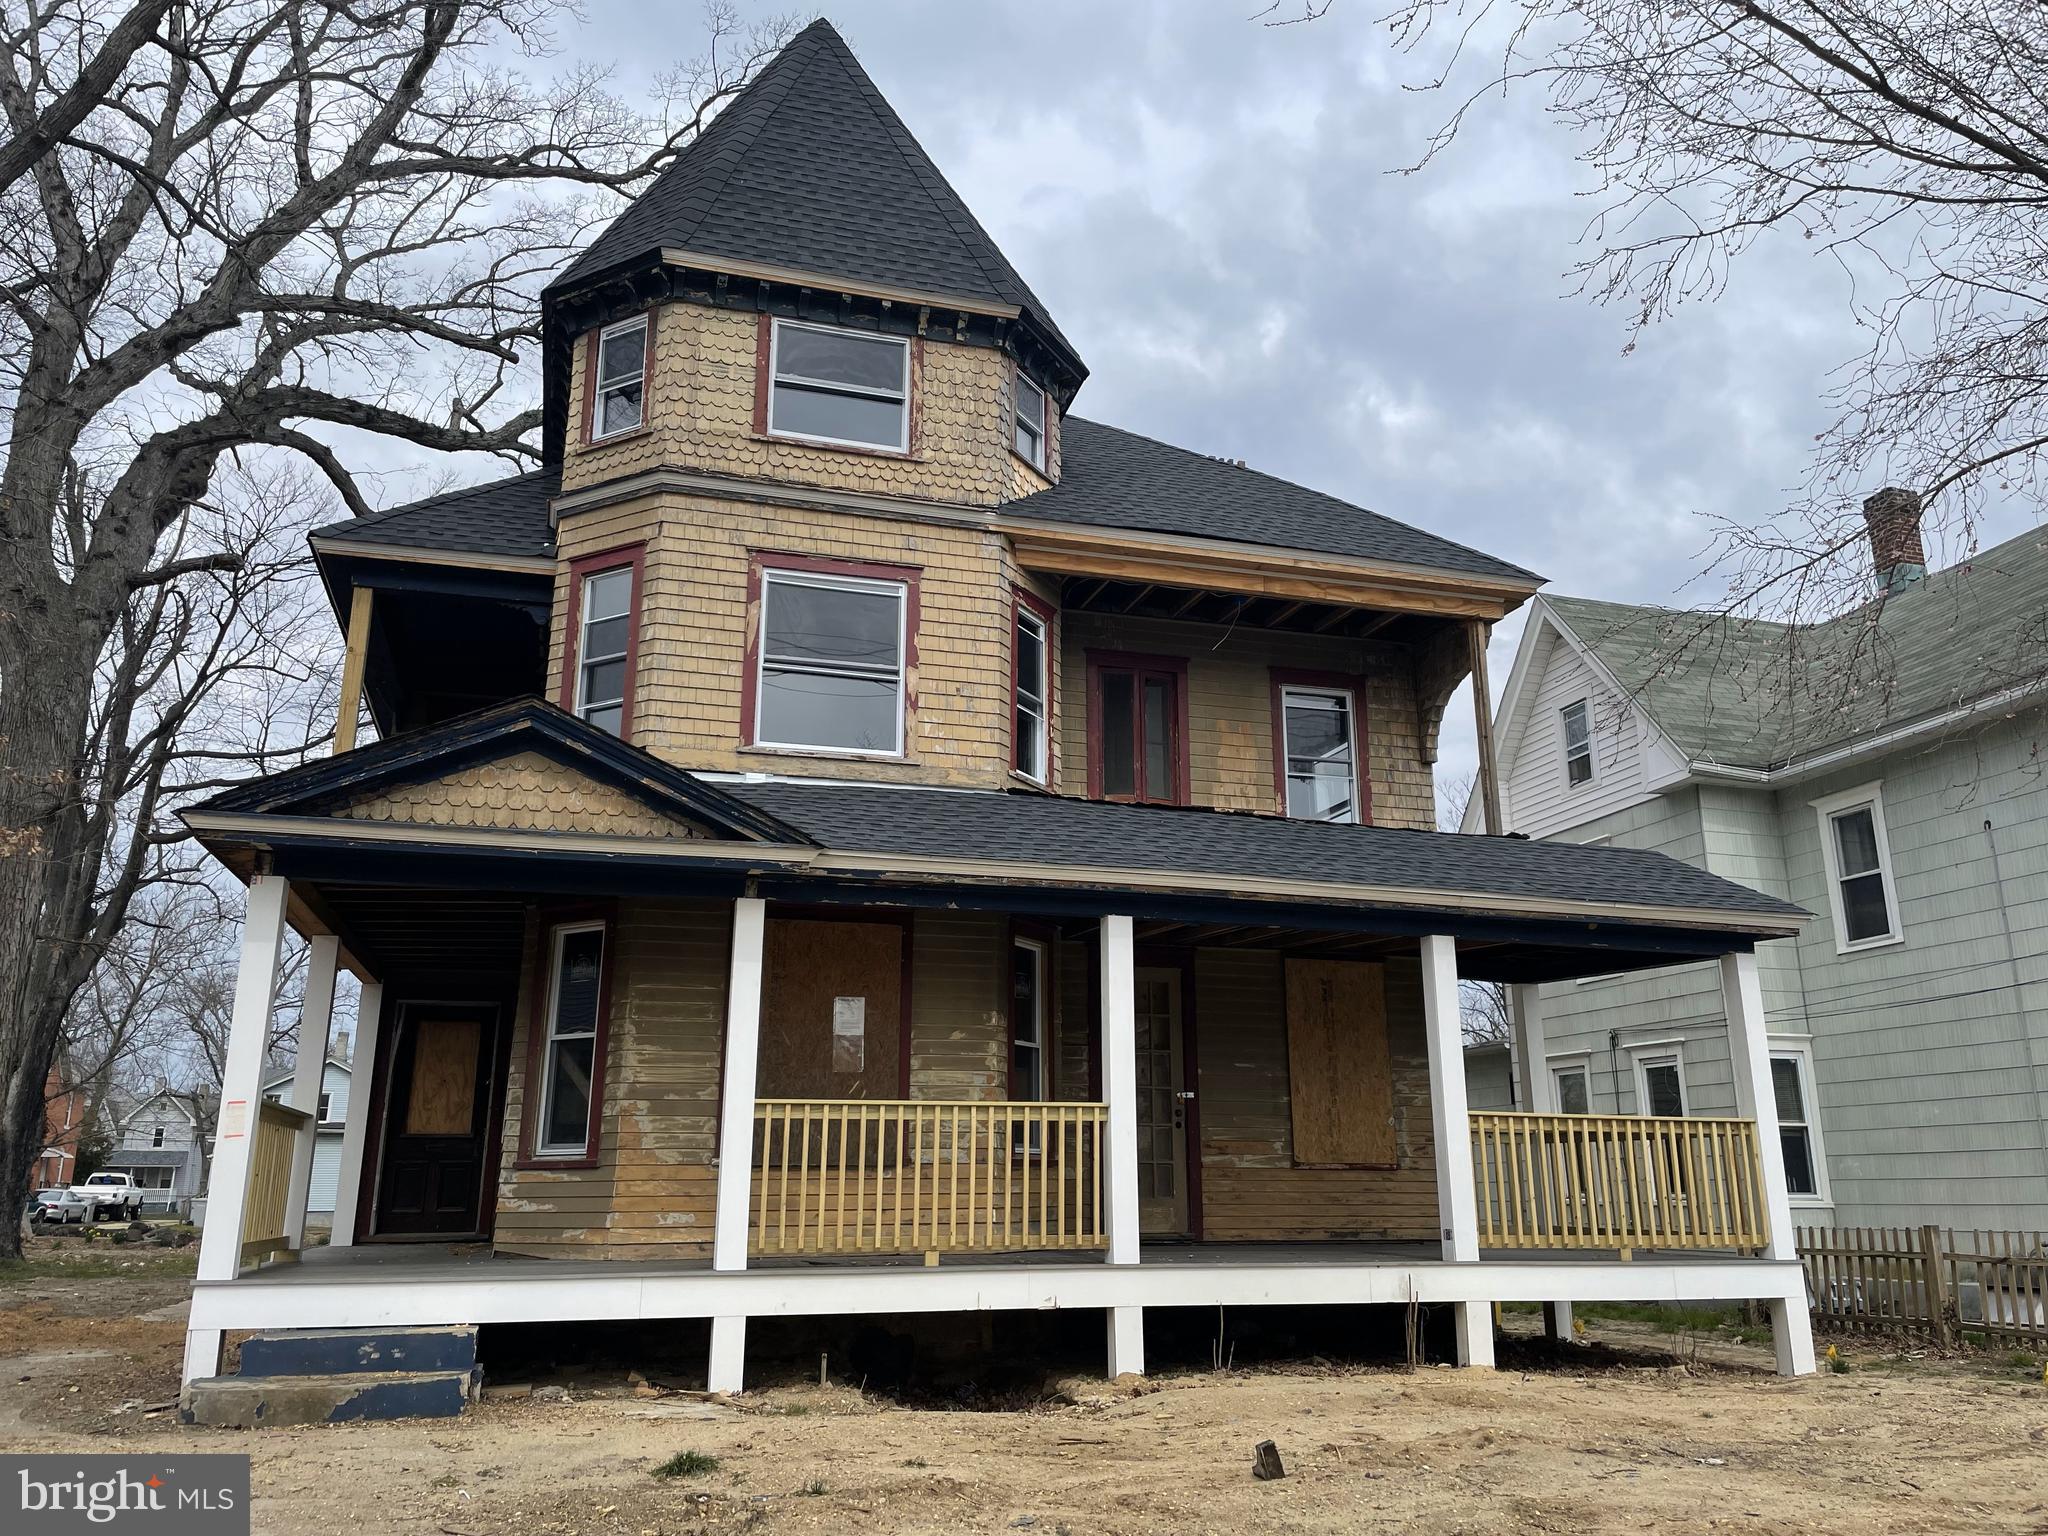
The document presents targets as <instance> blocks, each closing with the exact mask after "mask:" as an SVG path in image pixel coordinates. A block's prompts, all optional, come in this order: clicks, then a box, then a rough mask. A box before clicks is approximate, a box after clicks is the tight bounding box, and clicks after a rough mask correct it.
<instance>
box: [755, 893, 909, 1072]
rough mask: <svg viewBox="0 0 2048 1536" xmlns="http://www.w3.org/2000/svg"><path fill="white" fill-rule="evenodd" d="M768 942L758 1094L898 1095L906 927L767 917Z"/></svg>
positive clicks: (766, 942)
mask: <svg viewBox="0 0 2048 1536" xmlns="http://www.w3.org/2000/svg"><path fill="white" fill-rule="evenodd" d="M764 944H765V951H764V962H765V966H764V969H765V975H764V978H763V987H762V995H761V1066H760V1087H759V1092H760V1094H761V1096H762V1097H763V1098H806V1099H893V1098H897V1097H899V1086H900V1085H899V1078H898V1072H899V1068H900V1063H901V1061H902V1049H903V929H902V927H901V925H900V924H897V923H893V922H887V923H844V922H832V921H827V920H822V919H815V918H770V919H769V920H768V931H767V936H766V939H765V941H764ZM856 1021H857V1023H858V1033H857V1034H856V1033H854V1026H855V1023H856ZM835 1025H836V1026H837V1027H835Z"/></svg>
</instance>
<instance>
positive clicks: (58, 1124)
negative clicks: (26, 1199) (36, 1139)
mask: <svg viewBox="0 0 2048 1536" xmlns="http://www.w3.org/2000/svg"><path fill="white" fill-rule="evenodd" d="M66 1065H67V1063H65V1062H64V1061H62V1060H59V1061H57V1062H56V1063H54V1064H53V1065H52V1066H51V1068H50V1076H49V1080H48V1081H47V1083H45V1085H44V1088H43V1150H42V1154H41V1155H40V1156H39V1157H37V1159H36V1171H35V1185H34V1187H35V1188H36V1189H62V1188H64V1187H65V1186H66V1185H69V1184H75V1183H76V1182H78V1180H77V1173H78V1139H79V1137H80V1136H81V1135H83V1134H84V1132H85V1118H86V1096H85V1091H84V1090H83V1089H82V1088H79V1087H78V1086H77V1085H76V1084H75V1083H73V1082H72V1081H71V1080H70V1079H69V1078H68V1077H67V1076H66V1074H65V1068H66Z"/></svg>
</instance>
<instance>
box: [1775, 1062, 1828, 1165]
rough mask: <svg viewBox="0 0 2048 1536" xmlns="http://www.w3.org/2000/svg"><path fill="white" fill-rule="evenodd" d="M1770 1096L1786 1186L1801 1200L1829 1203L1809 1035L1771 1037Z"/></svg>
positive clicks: (1818, 1101) (1825, 1161) (1825, 1158)
mask: <svg viewBox="0 0 2048 1536" xmlns="http://www.w3.org/2000/svg"><path fill="white" fill-rule="evenodd" d="M1770 1044H1771V1098H1772V1101H1773V1102H1774V1103H1775V1104H1776V1106H1777V1110H1778V1142H1779V1145H1780V1146H1781V1147H1782V1148H1783V1149H1784V1154H1785V1190H1786V1193H1788V1194H1789V1195H1790V1196H1791V1197H1792V1200H1793V1203H1794V1204H1799V1205H1827V1204H1829V1203H1830V1200H1829V1196H1828V1163H1827V1157H1826V1154H1825V1153H1823V1152H1822V1150H1821V1141H1820V1098H1819V1095H1817V1094H1816V1093H1815V1092H1814V1087H1813V1047H1812V1046H1811V1044H1809V1043H1808V1042H1807V1041H1806V1040H1805V1039H1803V1038H1799V1039H1794V1038H1785V1037H1779V1036H1773V1037H1772V1038H1771V1043H1770Z"/></svg>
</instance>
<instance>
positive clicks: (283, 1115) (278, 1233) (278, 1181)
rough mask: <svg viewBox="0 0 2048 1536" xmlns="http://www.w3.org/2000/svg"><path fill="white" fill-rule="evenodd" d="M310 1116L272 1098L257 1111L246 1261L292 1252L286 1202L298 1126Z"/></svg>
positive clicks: (246, 1206) (245, 1216) (245, 1217)
mask: <svg viewBox="0 0 2048 1536" xmlns="http://www.w3.org/2000/svg"><path fill="white" fill-rule="evenodd" d="M311 1119H312V1116H310V1115H308V1114H307V1113H306V1112H305V1111H304V1110H299V1109H292V1108H290V1107H289V1106H287V1105H284V1104H279V1103H277V1102H276V1101H274V1100H272V1099H265V1100H264V1101H263V1102H262V1104H261V1105H260V1106H259V1107H258V1109H257V1111H256V1142H255V1145H254V1146H252V1147H251V1148H250V1149H249V1192H248V1195H247V1197H246V1198H245V1199H244V1200H243V1202H242V1262H243V1263H244V1264H249V1263H253V1262H256V1261H258V1260H261V1259H263V1258H264V1257H266V1256H267V1255H269V1254H273V1253H290V1250H291V1245H290V1243H289V1242H288V1241H287V1240H286V1238H285V1204H286V1202H287V1200H288V1199H289V1198H290V1196H291V1186H292V1161H293V1157H294V1154H295V1153H296V1151H297V1148H298V1141H299V1128H300V1127H301V1126H303V1125H305V1124H307V1123H308V1122H309V1121H310V1120H311ZM292 1256H293V1257H297V1255H296V1254H293V1255H292Z"/></svg>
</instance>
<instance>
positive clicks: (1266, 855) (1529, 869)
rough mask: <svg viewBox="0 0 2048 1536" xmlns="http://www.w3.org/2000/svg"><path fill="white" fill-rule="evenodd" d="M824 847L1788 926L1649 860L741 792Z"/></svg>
mask: <svg viewBox="0 0 2048 1536" xmlns="http://www.w3.org/2000/svg"><path fill="white" fill-rule="evenodd" d="M726 787H727V788H729V789H730V790H731V792H732V793H734V794H735V795H737V796H738V797H739V798H741V799H743V800H746V801H749V802H751V803H752V804H754V805H756V806H758V807H760V808H761V809H762V810H764V811H766V812H768V813H769V814H770V815H772V816H775V817H777V818H778V819H780V820H782V821H785V822H787V823H789V824H790V825H792V826H794V827H796V828H798V829H799V830H801V831H803V832H804V833H806V834H807V835H808V836H810V837H811V838H812V839H814V840H815V841H817V842H818V843H820V844H822V845H823V846H825V847H827V848H831V849H836V850H844V851H849V852H863V853H866V852H873V853H890V854H904V855H910V856H944V857H961V856H970V855H971V856H973V857H975V858H983V859H991V860H998V861H1014V862H1019V863H1039V864H1071V865H1079V866H1083V867H1088V868H1105V869H1144V870H1154V871H1161V872H1166V873H1181V874H1189V875H1204V876H1225V877H1233V876H1234V877H1239V878H1254V879H1285V880H1315V881H1330V882H1336V883H1339V884H1355V885H1361V886H1377V887H1402V888H1409V889H1415V890H1432V891H1444V892H1450V893H1455V894H1457V895H1460V896H1475V895H1476V896H1501V897H1511V898H1512V897H1521V898H1526V899H1551V900H1572V901H1605V902H1613V903H1617V904H1628V903H1635V904H1640V905H1643V906H1650V907H1672V908H1705V909H1708V910H1717V911H1726V912H1729V913H1733V914H1743V915H1746V916H1752V917H1753V916H1769V917H1783V918H1785V919H1787V922H1786V928H1787V931H1790V930H1791V929H1792V928H1794V927H1796V926H1797V923H1798V921H1799V920H1800V919H1801V918H1803V917H1804V916H1805V915H1806V914H1805V913H1804V911H1803V910H1802V909H1800V908H1798V907H1795V906H1793V905H1792V904H1790V903H1789V902H1785V901H1781V900H1779V899H1778V898H1777V897H1775V896H1768V895H1765V894H1764V893H1763V892H1761V891H1753V890H1750V889H1749V888H1748V887H1747V886H1741V885H1737V884H1735V883H1734V882H1733V881H1731V880H1724V879H1722V878H1721V877H1720V876H1718V875H1711V874H1708V873H1707V872H1706V871H1705V870H1703V869H1696V868H1694V867H1693V866H1692V865H1690V864H1682V863H1680V862H1679V861H1678V860H1676V859H1673V858H1671V857H1669V856H1668V855H1665V854H1661V853H1654V852H1650V851H1647V850H1643V849H1633V848H1614V847H1607V846H1592V845H1585V844H1576V843H1546V842H1529V841H1525V840H1524V839H1521V838H1511V837H1473V836H1465V835H1461V834H1458V833H1451V832H1418V831H1407V830H1403V829H1400V828H1395V827H1357V826H1340V825H1334V824H1332V823H1329V822H1317V821H1291V820H1283V819H1282V818H1280V817H1277V816H1249V815H1242V814H1234V813H1229V812H1223V811H1207V810H1187V809H1176V808H1170V807H1163V806H1138V805H1114V804H1109V803H1106V802H1102V801H1093V800H1073V799H1067V798H1064V797H1055V796H1048V795H1025V794H1004V793H997V792H993V791H980V792H976V791H958V790H929V789H916V788H895V787H879V786H857V787H856V786H851V785H841V784H734V785H729V786H726Z"/></svg>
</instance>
